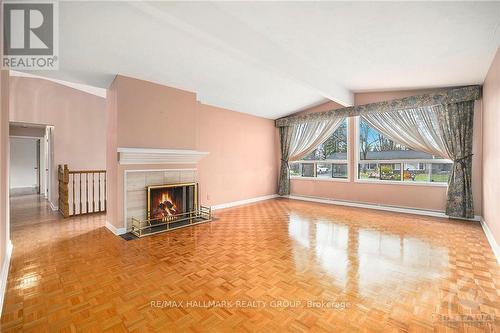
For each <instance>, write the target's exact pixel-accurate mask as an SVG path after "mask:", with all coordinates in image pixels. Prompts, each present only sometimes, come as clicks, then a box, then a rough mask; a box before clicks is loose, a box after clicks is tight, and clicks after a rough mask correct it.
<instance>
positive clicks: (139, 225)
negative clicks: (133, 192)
mask: <svg viewBox="0 0 500 333" xmlns="http://www.w3.org/2000/svg"><path fill="white" fill-rule="evenodd" d="M193 185H194V198H193V199H194V200H193V201H194V209H193V210H191V211H186V212H183V213H179V214H175V215H172V216H166V217H161V218H150V216H151V215H150V214H151V190H152V189H158V188H169V187H184V186H193ZM146 191H147V200H148V202H147V212H146V214H147V217H146V219H144V220H141V219H137V218H134V217H133V218H132V230H131V232H132V233H133V234H134V235H136V236H137V237H144V236H148V235H153V234H157V233H161V232H165V231H170V230H175V229H179V228H184V227H188V226H192V225H196V224H200V223H205V222H210V221H211V220H212V210H211V208H209V207H203V206H199V205H198V184H197V183H180V184H165V185H152V186H147V187H146ZM175 224H177V225H175Z"/></svg>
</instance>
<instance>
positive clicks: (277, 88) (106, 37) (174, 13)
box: [36, 2, 500, 119]
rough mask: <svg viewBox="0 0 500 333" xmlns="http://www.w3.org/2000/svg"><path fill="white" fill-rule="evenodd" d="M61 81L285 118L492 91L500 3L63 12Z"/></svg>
mask: <svg viewBox="0 0 500 333" xmlns="http://www.w3.org/2000/svg"><path fill="white" fill-rule="evenodd" d="M59 10H60V18H59V21H60V44H59V49H60V56H59V59H60V70H59V71H57V72H38V73H36V74H38V75H43V76H48V77H52V78H56V79H60V80H65V81H70V82H75V83H82V84H86V85H91V86H96V87H101V88H106V87H108V86H109V84H110V83H111V82H112V80H113V78H114V76H115V74H122V75H128V76H132V77H136V78H140V79H144V80H150V81H153V82H157V83H161V84H165V85H169V86H173V87H176V88H180V89H185V90H189V91H193V92H196V93H197V94H198V99H199V100H200V101H202V102H204V103H207V104H212V105H216V106H220V107H225V108H228V109H232V110H236V111H240V112H245V113H250V114H254V115H258V116H262V117H266V118H272V119H275V118H278V117H281V116H284V115H287V114H290V113H293V112H296V111H299V110H301V109H304V108H306V107H308V106H312V105H316V104H319V103H322V102H324V101H326V100H333V101H336V102H338V103H340V104H343V105H350V104H352V103H353V92H359V91H370V90H393V89H414V88H431V87H442V86H456V85H467V84H479V83H482V82H483V80H484V77H485V75H486V73H487V70H488V68H489V65H490V63H491V61H492V59H493V56H494V54H495V51H496V49H497V47H498V45H499V43H500V27H499V24H500V2H390V3H389V2H350V3H347V2H217V3H215V2H134V3H125V2H60V5H59Z"/></svg>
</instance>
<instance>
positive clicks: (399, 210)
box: [284, 195, 481, 221]
mask: <svg viewBox="0 0 500 333" xmlns="http://www.w3.org/2000/svg"><path fill="white" fill-rule="evenodd" d="M284 198H289V199H293V200H302V201H312V202H319V203H325V204H330V205H339V206H349V207H357V208H367V209H376V210H385V211H389V212H396V213H404V214H416V215H424V216H432V217H443V218H449V216H448V215H446V214H445V213H443V212H438V211H433V210H425V209H416V208H407V207H396V206H385V205H375V204H366V203H361V202H353V201H342V200H333V199H324V198H317V197H305V196H299V195H288V196H284ZM480 220H481V217H480V216H478V215H476V216H474V218H473V219H464V221H480Z"/></svg>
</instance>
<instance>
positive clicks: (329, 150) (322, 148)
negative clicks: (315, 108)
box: [290, 119, 348, 179]
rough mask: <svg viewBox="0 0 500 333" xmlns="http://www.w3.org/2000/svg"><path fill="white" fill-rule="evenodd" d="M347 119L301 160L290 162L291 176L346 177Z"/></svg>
mask: <svg viewBox="0 0 500 333" xmlns="http://www.w3.org/2000/svg"><path fill="white" fill-rule="evenodd" d="M347 170H348V167H347V119H346V120H344V122H343V123H342V124H341V125H340V126H339V128H337V130H335V132H334V133H333V134H332V135H331V136H330V137H328V139H326V141H325V142H323V143H322V144H320V145H319V146H318V147H317V148H316V149H314V150H313V151H312V152H311V153H310V154H309V155H307V156H306V157H304V158H303V160H302V161H297V162H292V163H290V175H291V176H292V177H315V178H322V179H328V178H332V179H333V178H340V179H347V176H348V171H347Z"/></svg>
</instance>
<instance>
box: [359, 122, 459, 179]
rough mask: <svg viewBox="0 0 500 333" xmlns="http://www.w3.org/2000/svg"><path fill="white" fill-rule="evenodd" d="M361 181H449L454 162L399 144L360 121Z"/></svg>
mask: <svg viewBox="0 0 500 333" xmlns="http://www.w3.org/2000/svg"><path fill="white" fill-rule="evenodd" d="M358 134H359V136H358V150H359V152H358V153H359V160H358V180H364V181H382V182H401V183H405V182H406V183H441V184H446V183H447V182H448V178H449V176H450V172H451V167H452V162H451V161H450V160H446V159H442V158H440V157H437V156H433V155H430V154H427V153H424V152H420V151H416V150H412V149H410V148H408V147H405V146H403V145H400V144H398V143H396V142H394V141H393V140H391V139H390V138H387V137H386V136H384V135H382V134H381V133H380V132H378V131H377V130H375V129H374V128H372V127H370V125H369V124H368V123H367V122H365V121H364V120H363V119H361V118H360V119H359V123H358Z"/></svg>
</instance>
